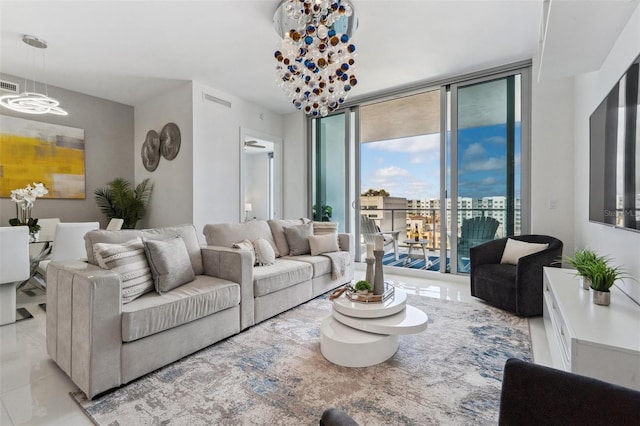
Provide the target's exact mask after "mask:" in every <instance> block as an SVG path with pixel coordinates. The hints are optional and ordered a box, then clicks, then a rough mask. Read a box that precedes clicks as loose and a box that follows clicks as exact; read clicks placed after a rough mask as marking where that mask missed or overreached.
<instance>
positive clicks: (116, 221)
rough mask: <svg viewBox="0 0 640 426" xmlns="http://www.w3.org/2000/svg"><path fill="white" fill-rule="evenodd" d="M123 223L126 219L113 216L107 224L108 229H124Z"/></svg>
mask: <svg viewBox="0 0 640 426" xmlns="http://www.w3.org/2000/svg"><path fill="white" fill-rule="evenodd" d="M123 224H124V219H120V218H117V217H112V218H111V220H110V221H109V223H108V224H107V231H119V230H121V229H122V225H123Z"/></svg>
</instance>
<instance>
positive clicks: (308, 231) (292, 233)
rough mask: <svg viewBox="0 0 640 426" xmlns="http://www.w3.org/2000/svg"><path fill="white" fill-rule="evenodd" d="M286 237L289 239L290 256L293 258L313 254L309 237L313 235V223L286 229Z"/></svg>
mask: <svg viewBox="0 0 640 426" xmlns="http://www.w3.org/2000/svg"><path fill="white" fill-rule="evenodd" d="M284 235H285V237H286V238H287V243H288V244H289V254H290V255H291V256H299V255H301V254H309V253H310V252H311V248H310V247H309V237H310V236H312V235H313V223H312V222H309V223H305V224H303V225H296V226H289V227H286V228H284Z"/></svg>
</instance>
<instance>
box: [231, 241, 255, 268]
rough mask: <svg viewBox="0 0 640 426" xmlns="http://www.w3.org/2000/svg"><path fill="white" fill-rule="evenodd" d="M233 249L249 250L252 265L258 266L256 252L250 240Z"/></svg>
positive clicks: (234, 246) (236, 244) (235, 245)
mask: <svg viewBox="0 0 640 426" xmlns="http://www.w3.org/2000/svg"><path fill="white" fill-rule="evenodd" d="M233 248H237V249H240V250H247V251H248V252H250V253H251V264H252V265H255V264H256V250H255V249H254V248H253V244H251V241H249V240H242V241H240V242H237V243H235V244H234V245H233Z"/></svg>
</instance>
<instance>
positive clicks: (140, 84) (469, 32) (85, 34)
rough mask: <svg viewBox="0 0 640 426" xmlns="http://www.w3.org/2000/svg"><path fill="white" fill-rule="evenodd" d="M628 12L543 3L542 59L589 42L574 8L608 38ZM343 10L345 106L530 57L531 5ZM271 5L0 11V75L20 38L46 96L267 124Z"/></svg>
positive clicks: (61, 5)
mask: <svg viewBox="0 0 640 426" xmlns="http://www.w3.org/2000/svg"><path fill="white" fill-rule="evenodd" d="M638 1H639V0H631V1H629V0H624V1H604V0H603V1H599V2H598V1H596V2H587V3H585V2H581V1H577V2H576V1H573V2H569V1H567V2H563V1H561V0H553V1H552V4H555V3H560V2H562V3H566V5H565V6H564V7H557V8H556V10H558V11H559V12H558V15H553V14H551V15H549V17H550V18H549V19H547V20H546V21H547V25H546V34H547V39H545V49H549V50H548V51H549V52H552V53H553V55H555V57H556V62H557V55H561V54H562V49H567V48H572V46H568V47H566V46H564V47H563V46H562V45H561V44H562V43H561V42H562V40H563V39H564V38H566V34H572V39H573V38H574V37H575V34H578V35H579V34H580V32H581V31H583V32H585V34H590V33H593V28H591V27H589V26H588V25H585V26H584V27H583V26H582V25H581V22H580V19H581V16H582V15H585V14H586V15H587V16H589V17H593V15H594V14H595V15H596V16H597V14H601V13H603V12H602V8H599V9H597V10H594V11H593V12H592V13H591V14H590V13H589V12H588V11H587V12H584V7H583V5H584V4H591V3H597V4H601V3H608V4H609V5H610V7H609V8H608V10H609V11H610V12H611V13H613V14H614V15H615V16H616V17H617V18H615V19H609V20H608V21H607V23H610V22H609V21H614V23H615V25H617V26H618V27H619V28H617V29H616V30H615V34H614V36H615V37H617V34H618V33H619V31H620V29H621V28H622V27H621V25H622V26H623V25H624V23H625V22H626V20H627V19H628V16H630V11H633V8H634V7H635V6H637V4H638ZM352 3H353V5H354V8H355V10H356V13H357V15H358V19H359V28H358V30H357V31H356V33H355V35H354V37H353V39H352V40H353V42H354V44H355V45H356V46H357V49H358V50H357V53H358V56H357V57H356V65H357V71H356V76H357V78H358V82H359V83H358V85H357V86H356V88H355V89H354V90H353V91H352V92H351V93H352V94H351V97H358V96H363V95H365V94H367V93H371V92H377V91H380V90H383V89H386V88H391V87H396V86H402V85H406V84H410V83H414V82H417V81H423V80H430V79H436V78H440V77H445V76H452V75H456V74H462V73H466V72H472V71H476V70H481V69H485V68H488V67H492V66H497V65H502V64H506V63H510V62H515V61H518V60H522V59H530V58H532V57H535V56H536V55H537V54H538V50H539V48H538V46H539V42H540V39H541V37H540V34H541V30H540V29H541V28H543V26H542V25H541V22H542V16H543V3H542V1H541V0H511V1H485V0H469V1H455V0H424V1H420V0H412V1H403V0H388V1H383V0H352ZM571 4H573V6H571ZM576 4H577V5H578V6H576ZM277 5H278V0H259V1H249V0H230V1H222V0H213V1H187V0H180V1H178V0H175V1H106V2H105V1H82V2H80V1H56V0H49V1H39V2H38V1H28V0H22V1H6V0H2V1H1V2H0V12H1V17H0V19H1V20H0V28H1V33H0V49H1V56H0V71H1V72H3V73H6V74H11V75H14V76H18V77H23V76H24V73H25V70H26V68H27V63H26V54H27V51H28V48H27V46H26V45H25V44H24V43H22V41H21V38H22V35H23V34H31V35H35V36H38V37H40V38H42V39H44V40H46V41H47V43H48V45H49V48H48V49H47V51H46V80H47V82H48V84H50V85H54V86H58V87H62V88H65V89H69V90H74V91H77V92H81V93H86V94H89V95H93V96H97V97H100V98H105V99H109V100H113V101H116V102H121V103H124V104H127V105H136V104H138V103H140V102H143V101H145V100H147V99H149V98H151V97H153V96H155V95H156V94H158V93H160V92H161V91H164V90H167V89H170V88H172V87H175V86H177V85H179V84H182V83H183V82H185V81H190V80H195V81H198V82H200V83H202V84H204V85H207V86H210V87H213V88H216V89H218V90H222V91H224V92H227V93H230V94H233V95H235V96H239V97H241V98H243V99H246V100H248V101H250V102H254V103H256V104H258V105H261V106H263V107H265V108H268V109H270V110H272V111H274V112H277V113H288V112H293V111H295V109H294V108H293V106H292V105H291V104H290V103H289V101H288V100H287V99H286V98H285V96H284V94H283V93H282V92H281V91H280V89H279V88H278V87H277V86H276V83H275V70H274V67H275V60H274V58H273V51H274V50H275V49H276V47H277V44H278V35H277V34H276V32H275V30H274V28H273V26H272V17H273V13H274V11H275V9H276V7H277ZM620 5H622V6H623V7H620ZM577 7H579V8H583V13H582V15H579V16H577V18H576V19H573V20H572V22H571V27H570V28H564V29H563V25H564V26H566V22H565V21H563V19H567V18H568V17H571V16H572V14H573V13H574V11H575V10H576V8H577ZM587 9H588V6H587ZM550 10H551V12H554V10H553V8H551V9H550ZM562 13H564V14H565V16H564V18H563V16H562ZM551 18H553V19H551ZM576 20H577V21H578V22H576ZM587 21H588V20H587ZM588 24H590V22H588ZM605 30H606V31H607V33H613V32H614V31H610V30H609V29H605ZM615 37H613V40H614V41H615ZM591 38H598V37H591ZM611 38H612V37H608V38H607V40H610V39H611ZM607 42H609V41H607ZM605 44H606V43H605ZM556 47H557V49H556ZM606 47H607V46H605V49H604V53H603V52H602V50H603V49H602V48H600V49H599V51H598V52H596V54H597V55H599V56H600V57H599V58H596V60H595V61H594V60H593V58H591V57H590V58H589V60H588V61H583V62H584V64H582V63H581V62H580V59H579V58H578V59H575V58H574V60H573V62H574V63H575V62H576V61H577V66H578V68H582V70H581V72H584V70H585V69H584V68H585V67H587V68H589V67H591V68H593V67H594V66H599V64H601V63H602V60H603V59H604V56H603V55H605V56H606V53H607V52H608V50H607V49H606ZM608 47H610V45H609V46H608ZM553 49H556V50H553ZM553 55H550V57H552V56H553ZM574 56H575V55H574ZM551 59H553V58H551ZM548 62H550V63H553V61H551V60H550V61H548ZM594 64H595V65H594ZM574 65H575V64H574ZM574 68H575V66H574ZM596 69H597V68H596ZM586 70H587V71H591V70H593V69H586ZM552 71H553V70H552ZM571 71H572V72H575V70H571ZM562 72H563V73H566V70H565V69H563V70H562ZM549 75H550V76H551V77H553V75H554V73H553V72H550V73H549ZM40 79H41V78H38V80H40ZM63 107H64V105H63Z"/></svg>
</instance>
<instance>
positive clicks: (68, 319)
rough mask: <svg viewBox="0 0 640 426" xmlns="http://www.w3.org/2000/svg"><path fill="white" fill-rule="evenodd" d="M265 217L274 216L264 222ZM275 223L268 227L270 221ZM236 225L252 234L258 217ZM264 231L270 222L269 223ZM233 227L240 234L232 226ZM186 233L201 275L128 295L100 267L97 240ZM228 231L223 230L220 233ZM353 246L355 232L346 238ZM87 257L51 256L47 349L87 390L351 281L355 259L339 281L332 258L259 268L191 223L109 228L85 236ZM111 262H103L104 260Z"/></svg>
mask: <svg viewBox="0 0 640 426" xmlns="http://www.w3.org/2000/svg"><path fill="white" fill-rule="evenodd" d="M264 224H265V225H266V223H264ZM266 226H267V230H269V229H270V228H269V226H268V225H266ZM220 227H222V228H227V230H228V229H229V228H233V229H234V232H235V231H238V232H240V230H244V231H246V232H244V233H239V234H235V235H237V236H240V235H241V236H242V238H241V239H244V238H245V237H249V234H250V232H248V231H249V229H254V227H255V228H256V229H259V226H257V225H255V224H254V225H250V226H247V227H246V228H245V227H241V228H238V229H236V228H234V226H232V225H226V226H225V225H208V226H207V229H208V231H209V232H208V233H209V236H208V237H207V239H209V238H214V240H215V237H211V235H215V234H217V233H216V232H215V231H216V229H218V228H220ZM262 231H264V228H262ZM225 235H228V236H232V235H233V233H232V232H229V233H227V234H225ZM176 236H180V237H181V239H182V241H184V245H185V247H186V251H187V253H188V255H187V254H185V255H184V256H185V257H188V259H187V260H185V262H186V263H187V264H189V263H190V265H191V268H192V270H193V275H194V276H195V279H193V281H190V282H187V283H186V284H182V285H180V286H178V287H176V288H173V289H171V290H169V291H165V292H162V294H159V293H157V292H156V291H150V292H147V293H145V294H142V295H141V296H139V297H137V298H135V299H133V300H132V301H130V302H128V303H123V301H124V294H125V293H124V292H123V290H124V288H125V281H126V278H123V277H122V276H121V275H120V274H119V273H118V272H116V271H113V270H108V269H103V268H101V267H100V266H98V259H97V258H96V255H95V253H94V247H96V246H95V245H96V244H100V243H108V244H119V245H123V243H126V242H129V241H131V240H132V239H136V238H144V239H146V240H160V241H165V240H169V239H171V238H175V237H176ZM218 236H220V234H218ZM339 239H340V242H341V246H343V247H347V248H349V247H350V245H352V244H351V242H350V238H349V236H348V235H340V236H339ZM85 244H86V249H87V258H88V260H87V261H86V262H82V261H62V262H51V263H50V264H49V266H48V268H47V325H46V329H47V352H48V354H49V356H50V357H51V358H52V359H53V360H54V361H55V362H56V363H57V364H58V365H59V366H60V368H61V369H62V370H63V371H64V372H65V373H67V374H68V375H69V377H70V378H71V379H72V380H73V382H74V383H75V384H76V385H77V386H78V387H79V388H80V389H81V390H82V391H83V392H84V393H85V394H86V395H87V397H88V398H94V397H95V396H96V395H98V394H100V393H103V392H105V391H107V390H109V389H112V388H115V387H118V386H121V385H123V384H126V383H128V382H130V381H132V380H134V379H136V378H138V377H140V376H143V375H145V374H147V373H149V372H151V371H154V370H156V369H158V368H160V367H162V366H165V365H167V364H169V363H171V362H174V361H176V360H178V359H180V358H182V357H184V356H186V355H189V354H191V353H193V352H196V351H198V350H200V349H202V348H205V347H207V346H209V345H211V344H213V343H215V342H218V341H220V340H222V339H225V338H227V337H229V336H232V335H234V334H237V333H239V332H240V331H241V330H242V329H245V328H247V327H249V326H251V325H253V324H255V323H258V322H260V321H262V320H264V319H266V318H269V317H271V316H273V315H276V314H278V313H279V312H282V311H284V310H287V309H289V308H292V307H294V306H296V305H298V304H300V303H303V302H305V301H307V300H309V299H311V298H313V297H315V296H317V295H319V294H322V293H324V292H325V291H328V290H330V289H332V288H335V287H337V286H339V285H341V284H343V283H346V282H348V281H350V280H351V278H352V277H353V267H352V265H349V270H348V272H347V273H346V274H345V275H344V276H343V277H341V278H340V279H339V280H332V279H331V274H330V268H327V263H326V262H327V261H328V260H329V259H328V258H326V257H324V256H296V258H299V259H298V260H292V258H293V257H280V258H278V260H277V262H276V264H275V265H271V266H261V267H254V266H253V264H252V254H251V253H250V252H249V251H247V250H241V249H235V248H231V247H220V246H217V247H202V246H201V245H200V244H199V242H198V238H197V234H196V231H195V228H194V227H193V226H192V225H181V226H175V227H167V228H160V229H147V230H122V231H105V230H95V231H91V232H89V233H87V234H86V235H85ZM103 266H104V265H103Z"/></svg>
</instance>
